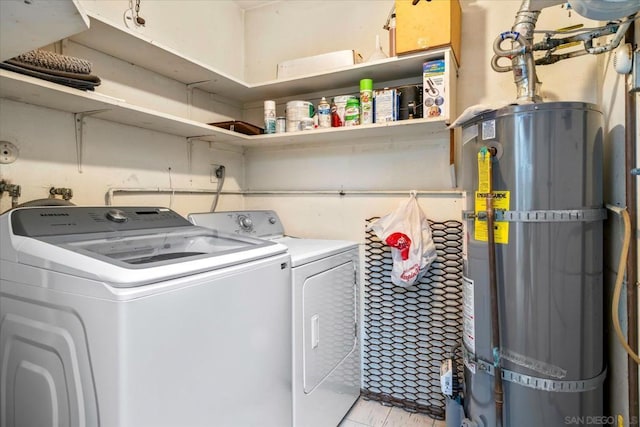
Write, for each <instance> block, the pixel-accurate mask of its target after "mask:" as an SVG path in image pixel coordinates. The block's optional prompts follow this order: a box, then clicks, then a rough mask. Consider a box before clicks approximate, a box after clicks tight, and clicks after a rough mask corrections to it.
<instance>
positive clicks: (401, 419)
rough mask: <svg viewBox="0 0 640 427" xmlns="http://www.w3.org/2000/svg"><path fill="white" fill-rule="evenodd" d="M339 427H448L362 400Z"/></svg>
mask: <svg viewBox="0 0 640 427" xmlns="http://www.w3.org/2000/svg"><path fill="white" fill-rule="evenodd" d="M338 427H446V423H445V422H444V421H437V420H434V419H433V418H430V417H428V416H426V415H423V414H412V413H410V412H407V411H405V410H403V409H400V408H396V407H390V406H383V405H382V404H380V403H378V402H373V401H371V400H364V399H362V398H360V399H358V401H357V402H356V403H355V405H353V407H352V408H351V410H350V411H349V413H348V414H347V415H346V416H345V417H344V419H343V420H342V422H341V423H340V425H339V426H338Z"/></svg>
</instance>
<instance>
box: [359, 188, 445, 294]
mask: <svg viewBox="0 0 640 427" xmlns="http://www.w3.org/2000/svg"><path fill="white" fill-rule="evenodd" d="M367 228H368V229H370V230H373V232H374V233H375V234H376V235H377V236H378V238H379V239H380V240H382V241H383V242H384V243H386V244H387V245H388V246H391V258H392V259H393V269H392V270H391V282H392V283H393V284H394V285H396V286H402V287H405V288H406V287H409V286H411V285H413V284H415V283H416V282H418V281H419V280H420V278H422V276H424V274H425V273H426V272H427V270H428V269H429V266H430V265H431V263H432V262H433V261H434V260H435V259H436V245H435V243H434V242H433V238H432V237H431V228H430V227H429V221H428V220H427V217H426V216H425V214H424V212H422V209H420V206H419V205H418V200H417V198H416V192H415V191H412V192H411V194H410V197H409V199H408V200H406V201H404V202H402V203H401V204H400V206H398V208H397V209H396V210H394V211H393V212H391V213H389V214H387V215H385V216H383V217H382V218H380V219H378V220H377V221H375V222H372V223H371V224H369V225H368V226H367Z"/></svg>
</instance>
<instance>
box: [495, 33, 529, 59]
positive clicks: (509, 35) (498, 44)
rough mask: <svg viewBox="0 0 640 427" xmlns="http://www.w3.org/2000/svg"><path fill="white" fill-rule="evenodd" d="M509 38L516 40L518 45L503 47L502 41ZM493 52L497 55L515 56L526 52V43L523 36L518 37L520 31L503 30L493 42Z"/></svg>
mask: <svg viewBox="0 0 640 427" xmlns="http://www.w3.org/2000/svg"><path fill="white" fill-rule="evenodd" d="M507 39H510V40H513V41H514V42H517V43H518V44H519V45H520V47H518V48H515V49H503V48H502V42H503V41H505V40H507ZM493 52H494V53H495V54H496V55H497V56H516V55H522V54H524V53H526V52H527V43H526V41H525V40H524V38H522V37H520V33H518V32H516V31H505V32H504V33H501V34H500V35H499V36H498V37H496V39H495V40H494V42H493Z"/></svg>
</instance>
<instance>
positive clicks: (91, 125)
mask: <svg viewBox="0 0 640 427" xmlns="http://www.w3.org/2000/svg"><path fill="white" fill-rule="evenodd" d="M85 122H86V124H85V126H84V156H83V164H82V169H83V171H82V173H80V172H79V171H78V167H77V161H76V159H77V157H76V142H75V125H74V117H73V115H72V114H71V113H64V112H60V111H53V110H49V109H46V108H42V107H36V106H31V105H27V104H23V103H19V102H13V101H9V100H0V140H3V141H11V142H13V143H14V144H16V145H17V146H18V148H19V150H20V153H19V158H18V160H17V161H16V162H14V163H11V164H6V165H4V164H2V165H0V178H1V179H7V180H9V181H11V182H13V183H15V184H19V185H20V186H21V188H22V197H21V198H20V202H26V201H29V200H33V199H41V198H46V197H48V192H49V188H50V187H67V188H71V189H72V190H73V193H74V197H73V199H72V200H71V201H72V202H74V203H75V204H79V205H104V204H105V195H106V193H107V191H108V189H109V188H111V187H118V188H120V187H173V188H209V189H215V187H216V184H215V183H212V182H210V181H211V180H210V173H209V170H210V164H225V165H226V166H227V178H226V182H225V188H227V189H236V190H237V189H239V188H241V187H242V185H243V181H242V180H243V177H242V163H243V159H242V154H241V153H237V152H232V151H226V150H225V151H223V150H221V149H215V148H210V147H209V145H208V144H207V143H205V142H195V143H194V148H193V155H192V158H193V159H194V161H193V164H192V167H191V170H189V165H188V154H187V149H188V146H187V142H186V141H185V139H184V138H179V137H175V136H172V135H167V134H163V133H158V132H153V131H149V130H145V129H140V128H136V127H131V126H123V125H118V124H115V123H112V122H108V121H104V120H100V119H96V118H92V117H87V118H86V119H85ZM169 168H171V171H169ZM212 201H213V195H211V194H207V195H198V196H180V195H176V196H174V197H171V195H169V194H167V195H163V196H157V195H143V194H135V195H121V196H116V197H115V198H114V201H113V204H120V205H158V206H170V205H171V207H173V208H174V209H175V210H176V211H178V212H179V213H181V214H183V215H186V214H187V213H189V212H193V211H208V210H210V208H211V204H212ZM240 206H241V201H240V200H239V198H238V197H231V196H227V197H225V198H223V199H222V200H221V202H220V208H221V209H224V208H225V207H226V208H227V209H237V208H238V207H240ZM10 207H11V205H10V199H9V198H8V197H7V196H6V194H5V195H4V196H3V197H2V198H0V211H5V210H6V209H9V208H10Z"/></svg>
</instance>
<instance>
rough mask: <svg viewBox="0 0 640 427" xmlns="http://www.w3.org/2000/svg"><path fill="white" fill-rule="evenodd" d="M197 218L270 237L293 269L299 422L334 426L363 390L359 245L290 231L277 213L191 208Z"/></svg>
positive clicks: (296, 412)
mask: <svg viewBox="0 0 640 427" xmlns="http://www.w3.org/2000/svg"><path fill="white" fill-rule="evenodd" d="M188 218H189V220H190V221H191V222H193V223H194V224H197V225H201V226H204V227H209V228H212V229H215V230H223V231H226V232H233V233H236V234H239V235H245V236H252V237H258V238H264V239H269V240H271V241H273V242H278V243H281V244H283V245H285V246H286V247H287V248H288V251H289V254H290V255H291V267H292V274H291V278H292V281H291V283H292V288H291V289H292V300H293V306H292V316H293V331H292V333H293V346H292V352H293V367H292V372H293V423H294V426H296V427H335V426H337V425H338V424H339V423H340V421H341V420H342V418H343V417H344V416H345V415H346V413H347V412H348V411H349V408H351V406H352V405H353V403H354V402H355V401H356V400H357V399H358V396H359V395H360V382H361V380H360V378H361V373H360V372H361V370H360V343H359V336H358V333H359V332H358V319H359V314H358V313H359V311H358V294H359V292H358V282H359V280H358V266H359V255H358V246H357V244H356V243H353V242H347V241H341V240H316V239H298V238H294V237H287V236H284V228H283V226H282V223H281V222H280V219H279V218H278V216H277V215H276V213H275V212H273V211H240V212H237V211H236V212H215V213H201V214H191V215H189V216H188Z"/></svg>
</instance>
